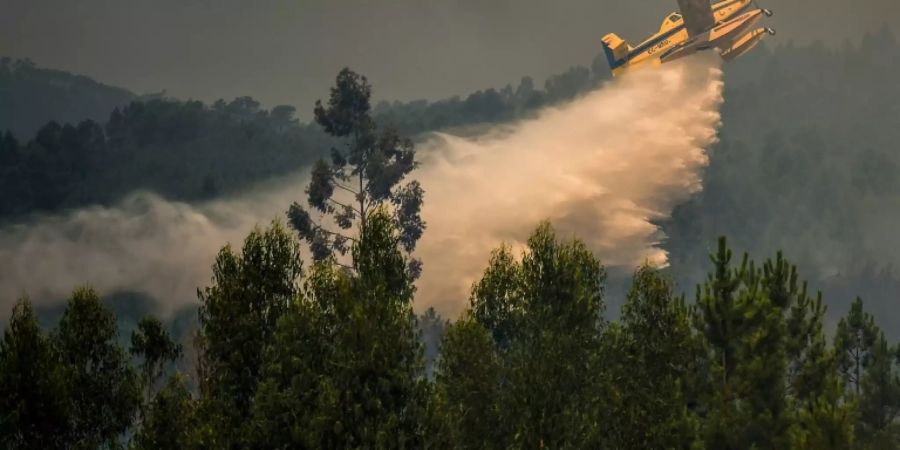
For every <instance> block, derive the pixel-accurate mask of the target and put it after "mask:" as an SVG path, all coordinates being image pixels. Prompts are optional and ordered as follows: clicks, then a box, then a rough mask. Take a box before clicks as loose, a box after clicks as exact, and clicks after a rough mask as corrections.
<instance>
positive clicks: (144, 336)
mask: <svg viewBox="0 0 900 450" xmlns="http://www.w3.org/2000/svg"><path fill="white" fill-rule="evenodd" d="M130 351H131V354H132V355H134V356H137V357H140V358H141V364H140V372H141V383H142V385H143V386H144V389H145V391H146V395H147V397H150V395H151V391H152V389H153V387H154V385H155V384H156V382H157V380H159V377H161V376H162V374H163V370H164V369H165V365H166V364H168V363H171V362H175V360H177V359H178V358H180V357H181V354H182V349H181V344H176V343H175V342H173V341H172V338H171V336H169V332H168V331H167V330H166V329H165V328H164V327H163V324H162V322H160V321H159V319H157V318H155V317H151V316H147V317H144V318H143V319H141V321H140V322H138V326H137V329H136V330H134V331H133V332H132V333H131V350H130Z"/></svg>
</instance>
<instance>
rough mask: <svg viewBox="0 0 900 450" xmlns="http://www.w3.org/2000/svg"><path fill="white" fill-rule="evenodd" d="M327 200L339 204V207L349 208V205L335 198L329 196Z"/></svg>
mask: <svg viewBox="0 0 900 450" xmlns="http://www.w3.org/2000/svg"><path fill="white" fill-rule="evenodd" d="M328 201H330V202H331V203H334V204H335V205H338V206H340V207H341V208H344V209H347V208H350V207H349V206H347V205H345V204H343V203H341V202H339V201H337V200H335V199H333V198H329V199H328Z"/></svg>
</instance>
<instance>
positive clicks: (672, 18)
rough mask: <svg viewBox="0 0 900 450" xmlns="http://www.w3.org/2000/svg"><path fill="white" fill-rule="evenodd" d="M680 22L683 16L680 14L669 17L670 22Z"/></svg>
mask: <svg viewBox="0 0 900 450" xmlns="http://www.w3.org/2000/svg"><path fill="white" fill-rule="evenodd" d="M679 20H681V14H679V13H675V14H672V15H671V16H669V22H677V21H679Z"/></svg>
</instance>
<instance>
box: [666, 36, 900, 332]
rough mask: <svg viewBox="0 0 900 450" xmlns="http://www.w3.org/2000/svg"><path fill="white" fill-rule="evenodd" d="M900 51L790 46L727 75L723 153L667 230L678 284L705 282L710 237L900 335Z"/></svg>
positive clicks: (889, 42) (885, 41)
mask: <svg viewBox="0 0 900 450" xmlns="http://www.w3.org/2000/svg"><path fill="white" fill-rule="evenodd" d="M898 74H900V46H898V43H897V40H896V39H895V38H894V35H893V34H892V33H891V32H890V30H887V29H883V30H882V31H880V32H878V33H875V34H872V35H867V36H865V37H864V38H863V39H862V41H861V43H860V44H859V45H857V46H853V45H846V46H844V47H843V48H841V49H830V48H827V47H824V46H821V45H812V46H808V47H795V46H790V45H789V46H785V47H779V48H775V49H770V50H760V51H757V52H754V53H753V54H751V55H748V57H747V58H746V59H744V60H740V61H737V62H736V63H735V64H733V65H729V66H727V70H726V83H725V105H724V109H723V111H722V120H723V128H722V131H721V138H722V141H721V143H720V144H719V145H717V146H715V148H713V149H711V151H710V156H711V159H710V165H709V167H708V169H707V170H706V173H705V175H704V189H703V191H702V192H701V193H699V194H698V195H696V196H695V197H694V198H693V199H691V200H690V201H688V202H687V203H685V204H683V205H681V206H679V207H678V208H676V209H675V211H674V213H673V216H672V219H671V220H669V221H667V222H665V223H663V224H662V229H663V230H664V231H665V233H666V234H667V235H668V239H667V240H666V242H664V243H663V248H664V249H665V250H667V251H668V252H669V254H670V260H671V263H672V267H673V270H674V273H675V274H677V275H676V278H677V279H678V280H679V281H680V282H681V283H680V284H681V285H682V286H685V287H687V288H688V291H689V292H690V291H691V289H690V286H693V285H694V283H697V282H700V281H702V279H703V273H704V272H705V271H704V270H703V267H704V266H705V264H706V262H707V261H708V258H707V254H708V253H709V250H710V248H711V247H712V246H713V243H712V241H710V240H709V239H710V237H711V236H720V235H725V236H728V237H729V239H730V240H731V242H732V243H734V245H736V246H737V247H738V248H739V249H742V250H747V251H749V252H751V253H753V254H769V253H772V252H774V251H777V250H779V249H781V250H784V251H785V252H787V254H790V255H791V256H792V258H793V259H794V260H795V261H796V262H797V263H798V264H799V265H800V267H802V268H804V270H805V272H804V276H806V277H809V278H810V281H811V282H812V283H813V285H814V286H815V287H816V288H821V289H824V291H825V293H826V294H827V295H826V296H827V298H829V299H830V300H829V302H830V305H831V308H832V311H837V312H841V313H842V312H845V311H846V310H847V309H848V308H849V304H850V302H851V301H852V299H853V298H854V296H855V295H861V296H863V297H864V298H866V299H868V304H869V305H870V308H871V309H872V310H873V311H874V312H875V313H876V315H877V316H878V317H880V318H881V319H882V320H883V321H884V325H885V326H886V329H887V330H889V332H890V333H891V334H892V335H893V336H894V337H897V336H898V335H897V334H896V333H897V332H896V331H895V330H898V329H900V313H898V312H897V311H898V306H900V290H898V288H900V279H898V278H897V274H895V272H894V271H895V269H894V268H895V267H898V264H900V258H898V256H897V255H900V241H898V240H897V239H896V233H895V229H896V225H897V223H900V213H898V211H900V147H898V142H900V128H898V127H897V124H898V123H900V77H898Z"/></svg>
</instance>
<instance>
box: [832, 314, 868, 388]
mask: <svg viewBox="0 0 900 450" xmlns="http://www.w3.org/2000/svg"><path fill="white" fill-rule="evenodd" d="M878 334H879V330H878V327H877V326H876V325H875V320H874V319H873V318H872V316H871V315H869V314H868V313H866V312H865V311H864V310H863V301H862V299H861V298H859V297H857V298H856V300H854V301H853V304H852V305H851V306H850V311H849V312H848V313H847V316H846V317H843V318H841V320H840V321H839V322H838V326H837V332H836V333H835V336H834V348H835V352H836V354H837V364H838V370H839V371H840V375H841V378H842V379H843V380H844V384H845V385H846V386H847V387H848V388H850V389H851V390H852V391H853V392H854V393H855V394H856V395H860V394H861V390H862V378H863V373H865V371H866V368H867V367H868V366H869V364H871V353H872V349H873V347H874V346H875V342H876V340H877V339H878Z"/></svg>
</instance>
